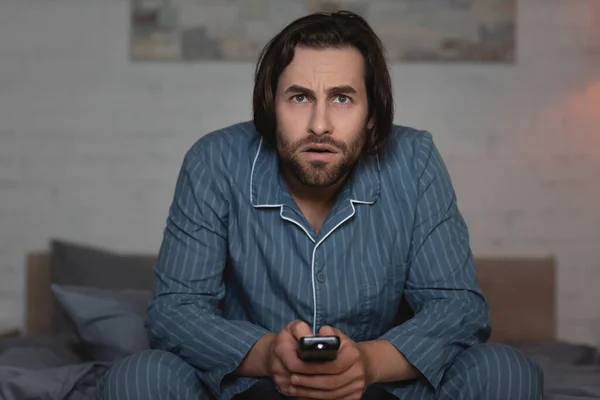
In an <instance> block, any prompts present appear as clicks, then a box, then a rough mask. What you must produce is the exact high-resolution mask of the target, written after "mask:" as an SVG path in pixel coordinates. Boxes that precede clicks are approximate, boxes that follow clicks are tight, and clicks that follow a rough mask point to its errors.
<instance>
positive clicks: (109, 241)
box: [0, 0, 600, 344]
mask: <svg viewBox="0 0 600 400" xmlns="http://www.w3.org/2000/svg"><path fill="white" fill-rule="evenodd" d="M128 29H129V28H128V1H127V0H104V1H91V0H55V1H52V2H49V1H47V0H4V1H2V2H0V196H1V197H0V199H1V201H0V328H1V327H3V326H8V325H15V324H16V325H19V324H21V323H22V316H23V305H24V303H23V297H22V296H23V285H24V276H23V261H24V254H25V252H27V251H30V250H37V249H44V248H45V247H46V244H47V241H48V238H50V237H53V236H58V237H63V238H68V239H73V240H78V241H85V242H89V243H93V244H96V245H101V246H107V247H110V248H114V249H120V250H127V251H148V252H155V251H156V250H157V248H158V245H159V243H160V236H161V233H162V228H163V224H164V219H165V217H166V212H167V207H168V204H169V201H170V198H171V194H172V190H173V185H174V183H175V177H176V173H177V170H178V168H179V165H180V161H181V157H182V156H183V153H184V152H185V150H186V149H187V148H188V147H189V146H190V145H191V144H192V142H193V141H194V140H196V138H197V137H199V136H201V135H202V134H204V133H206V132H208V131H210V130H212V129H216V128H218V127H221V126H223V125H226V124H230V123H232V122H237V121H240V120H245V119H249V118H250V111H251V105H250V99H251V90H252V70H253V67H254V66H253V65H252V64H251V63H205V64H196V65H183V64H155V65H150V64H132V63H130V62H129V59H128V51H127V46H128ZM518 36H519V52H518V54H519V56H518V62H517V63H516V64H515V65H510V66H481V65H428V64H414V65H409V64H400V65H396V66H394V67H393V69H392V73H393V78H394V84H395V91H396V96H397V97H396V102H397V118H396V121H397V122H398V123H402V124H408V125H413V126H417V127H420V128H426V129H429V130H431V131H432V133H433V134H434V135H435V137H436V140H437V143H438V146H439V147H440V149H441V151H442V154H443V155H444V157H445V159H446V161H447V164H448V166H449V168H450V171H451V173H452V176H453V179H454V182H455V185H456V189H457V192H458V195H459V201H460V205H461V208H462V209H463V211H464V214H465V216H466V218H467V221H468V223H469V225H470V227H471V232H472V239H473V248H474V251H475V252H476V253H478V254H498V255H514V254H518V255H539V254H548V253H551V254H554V255H555V256H556V257H557V259H558V261H559V265H560V271H559V289H558V290H559V323H560V325H559V328H560V329H559V331H560V335H561V337H563V338H565V339H569V340H574V341H581V342H589V343H594V344H596V343H600V311H598V307H597V305H598V304H600V291H599V290H598V288H599V287H600V184H599V183H600V178H598V176H600V1H599V0H520V9H519V29H518Z"/></svg>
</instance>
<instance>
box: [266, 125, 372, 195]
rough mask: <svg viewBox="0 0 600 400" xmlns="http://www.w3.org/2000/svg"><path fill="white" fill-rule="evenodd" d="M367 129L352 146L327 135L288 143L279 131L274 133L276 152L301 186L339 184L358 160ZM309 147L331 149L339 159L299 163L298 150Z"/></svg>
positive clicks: (313, 136) (312, 136)
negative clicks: (328, 147) (316, 145)
mask: <svg viewBox="0 0 600 400" xmlns="http://www.w3.org/2000/svg"><path fill="white" fill-rule="evenodd" d="M365 136H366V129H365V130H363V133H362V134H361V135H358V136H357V137H356V139H354V140H353V141H352V142H351V143H348V144H347V143H344V142H340V141H337V140H334V139H333V138H332V137H331V136H329V135H324V136H316V135H311V136H309V137H307V138H305V139H302V140H299V141H297V142H293V143H292V142H289V141H288V140H286V139H285V137H284V135H282V134H281V132H280V131H277V137H276V140H277V149H278V151H279V158H280V161H281V164H282V166H283V167H285V168H287V169H288V170H289V171H290V172H291V173H292V175H294V177H295V178H296V179H298V181H299V182H300V183H302V184H303V185H304V186H311V187H315V186H317V187H327V186H332V185H335V184H336V183H338V182H339V181H340V180H341V179H342V178H344V177H345V176H346V175H347V174H348V173H350V171H352V168H354V165H355V164H356V161H357V160H358V158H359V157H360V154H361V153H362V150H363V147H364V145H365ZM309 144H326V145H329V146H333V147H335V148H336V150H337V151H338V154H339V155H340V156H341V159H340V160H338V161H335V162H324V161H310V162H308V163H306V162H302V161H301V160H300V157H298V153H297V151H298V149H300V148H301V147H303V146H306V145H309Z"/></svg>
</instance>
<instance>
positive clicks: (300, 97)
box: [292, 94, 306, 103]
mask: <svg viewBox="0 0 600 400" xmlns="http://www.w3.org/2000/svg"><path fill="white" fill-rule="evenodd" d="M292 100H294V101H295V102H296V103H304V102H305V101H306V96H305V95H303V94H297V95H295V96H294V97H292Z"/></svg>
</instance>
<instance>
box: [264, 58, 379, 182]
mask: <svg viewBox="0 0 600 400" xmlns="http://www.w3.org/2000/svg"><path fill="white" fill-rule="evenodd" d="M364 68H365V67H364V59H363V57H362V54H361V53H360V52H359V51H358V50H357V49H355V48H353V47H343V48H328V49H312V48H306V47H296V49H295V53H294V58H293V60H292V62H291V63H290V64H289V65H288V66H287V67H286V68H285V69H284V71H283V72H282V74H281V76H280V77H279V83H278V86H277V93H276V94H275V112H276V116H277V137H276V142H277V150H278V152H279V156H280V159H281V162H282V165H283V167H284V168H286V169H287V170H288V171H289V172H291V173H292V174H293V175H294V177H295V178H296V179H298V180H299V181H300V182H301V183H302V184H303V185H306V186H321V187H324V186H331V185H334V184H335V183H337V182H339V181H340V180H341V179H342V178H343V177H344V176H345V175H347V174H348V172H350V170H351V169H352V167H353V166H354V164H355V163H356V161H357V159H358V157H359V156H360V153H361V151H362V149H363V147H364V144H365V135H366V129H367V114H368V104H367V93H366V88H365V78H364V76H365V73H364ZM369 127H370V125H369Z"/></svg>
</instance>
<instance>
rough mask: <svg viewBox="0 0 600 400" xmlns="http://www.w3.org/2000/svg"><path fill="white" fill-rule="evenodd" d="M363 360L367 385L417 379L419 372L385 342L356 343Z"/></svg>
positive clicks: (391, 345) (392, 346) (380, 340)
mask: <svg viewBox="0 0 600 400" xmlns="http://www.w3.org/2000/svg"><path fill="white" fill-rule="evenodd" d="M358 348H359V349H360V351H361V353H362V354H363V357H364V358H365V368H366V371H365V373H366V378H367V384H368V385H372V384H374V383H383V382H397V381H405V380H411V379H415V378H418V377H419V376H420V372H419V371H418V370H417V369H416V368H415V367H414V366H413V365H412V364H410V363H409V362H408V360H407V359H406V357H404V355H403V354H402V353H401V352H400V351H398V349H396V347H395V346H394V345H393V344H391V343H390V342H389V341H387V340H382V339H378V340H370V341H367V342H361V343H358Z"/></svg>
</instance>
